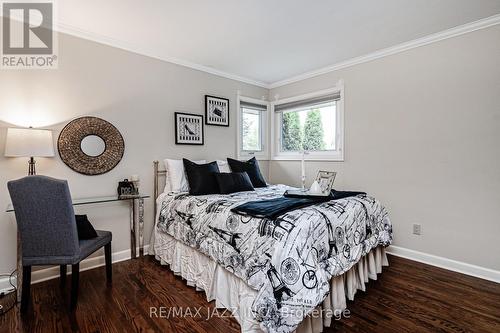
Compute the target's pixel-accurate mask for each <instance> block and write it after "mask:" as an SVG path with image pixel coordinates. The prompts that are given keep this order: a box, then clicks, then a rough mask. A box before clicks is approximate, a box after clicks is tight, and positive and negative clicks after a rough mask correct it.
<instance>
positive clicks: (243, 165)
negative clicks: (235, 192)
mask: <svg viewBox="0 0 500 333" xmlns="http://www.w3.org/2000/svg"><path fill="white" fill-rule="evenodd" d="M227 163H228V164H229V167H230V168H231V171H232V172H246V173H248V177H250V180H251V181H252V184H253V187H267V184H266V181H265V179H264V177H262V174H261V173H260V168H259V162H257V159H256V158H255V157H253V158H251V159H249V160H248V161H246V162H241V161H238V160H233V159H232V158H228V159H227Z"/></svg>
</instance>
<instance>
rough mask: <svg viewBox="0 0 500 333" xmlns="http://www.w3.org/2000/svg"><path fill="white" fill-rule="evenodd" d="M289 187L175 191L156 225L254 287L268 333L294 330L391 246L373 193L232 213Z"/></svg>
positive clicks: (388, 227) (383, 212)
mask: <svg viewBox="0 0 500 333" xmlns="http://www.w3.org/2000/svg"><path fill="white" fill-rule="evenodd" d="M287 189H291V188H290V187H288V186H285V185H272V186H269V187H267V188H258V189H256V191H250V192H238V193H233V194H230V195H218V194H216V195H205V196H190V195H188V194H187V193H171V194H169V195H167V196H165V198H164V199H163V202H161V205H160V217H159V220H158V222H157V232H165V233H167V234H169V235H170V236H172V237H174V238H176V239H178V240H180V241H182V242H183V243H185V244H187V245H189V246H191V247H193V248H195V249H197V250H199V251H200V252H202V253H204V254H205V255H207V256H209V257H211V258H212V259H213V260H215V261H216V262H217V263H219V264H220V265H222V266H223V267H225V268H226V269H227V270H229V271H230V272H232V273H233V274H235V275H236V276H238V277H239V278H241V279H243V280H244V281H245V282H246V283H247V284H248V285H249V286H250V287H251V288H253V289H255V290H256V291H257V292H258V293H257V297H256V299H255V301H254V303H253V305H252V311H253V314H254V316H255V318H256V320H257V321H259V322H260V325H261V328H262V329H263V330H264V331H267V332H292V331H293V330H294V329H295V328H296V327H297V325H298V324H299V323H300V322H301V321H302V320H303V318H304V317H305V316H306V315H307V314H308V313H310V312H311V311H312V310H313V309H314V308H315V307H316V306H317V305H319V304H321V302H322V301H323V299H324V298H325V297H326V296H327V294H328V292H329V281H330V279H331V278H332V277H334V276H338V275H341V274H343V273H345V272H346V271H348V270H349V269H350V268H351V267H352V266H354V265H355V264H356V263H357V262H358V261H359V260H360V258H361V257H362V256H364V255H366V254H367V253H368V252H370V251H371V250H372V249H373V248H375V247H377V246H379V245H383V246H387V245H389V244H390V243H391V241H392V225H391V222H390V220H389V217H388V214H387V211H386V209H385V208H384V207H383V206H382V205H381V204H380V202H378V201H377V200H376V199H374V198H372V197H370V196H368V195H358V196H355V197H349V198H344V199H340V200H334V201H328V202H324V203H320V204H317V205H314V206H310V207H307V208H302V209H298V210H294V211H291V212H288V213H286V214H284V215H282V216H280V217H278V218H277V219H276V220H269V219H262V218H254V217H246V216H242V215H238V214H235V213H232V212H231V211H230V210H231V208H233V207H236V206H238V205H240V204H242V203H244V202H248V201H256V200H263V199H272V198H277V197H280V196H282V195H283V193H284V192H285V191H286V190H287Z"/></svg>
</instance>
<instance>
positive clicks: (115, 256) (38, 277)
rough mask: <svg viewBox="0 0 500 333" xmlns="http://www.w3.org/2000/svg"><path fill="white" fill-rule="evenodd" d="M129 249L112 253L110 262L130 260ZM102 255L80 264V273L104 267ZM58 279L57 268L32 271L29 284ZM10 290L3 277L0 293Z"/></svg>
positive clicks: (145, 249)
mask: <svg viewBox="0 0 500 333" xmlns="http://www.w3.org/2000/svg"><path fill="white" fill-rule="evenodd" d="M148 249H149V245H145V246H144V254H147V253H148ZM130 252H131V251H130V249H128V250H124V251H119V252H113V253H112V255H111V261H112V262H113V263H117V262H120V261H124V260H128V259H130V258H131V255H130ZM137 253H139V248H137ZM104 265H105V262H104V255H102V256H98V257H92V258H87V259H85V260H83V261H82V262H81V263H80V272H83V271H86V270H89V269H93V268H96V267H100V266H104ZM69 273H71V266H69V267H68V274H69ZM58 277H59V266H54V267H50V268H45V269H41V270H38V271H33V272H32V273H31V284H35V283H39V282H42V281H47V280H51V279H55V278H58ZM12 283H13V284H14V285H15V284H16V278H15V277H14V278H13V279H12ZM10 288H11V285H10V283H9V278H8V277H4V278H1V279H0V292H1V291H4V290H8V289H10Z"/></svg>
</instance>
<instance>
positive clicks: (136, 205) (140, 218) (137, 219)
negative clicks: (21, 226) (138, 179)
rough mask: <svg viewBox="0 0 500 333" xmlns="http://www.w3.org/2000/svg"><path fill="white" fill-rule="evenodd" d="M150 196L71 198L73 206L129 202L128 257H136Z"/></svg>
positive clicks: (19, 274) (19, 290)
mask: <svg viewBox="0 0 500 333" xmlns="http://www.w3.org/2000/svg"><path fill="white" fill-rule="evenodd" d="M147 198H150V196H149V195H142V194H139V195H137V196H129V197H121V198H119V197H118V196H117V195H115V196H104V197H93V198H84V199H72V201H73V206H83V205H95V204H103V203H107V202H117V201H127V202H129V203H130V257H131V258H137V247H136V241H137V232H136V231H137V230H139V256H141V257H142V256H143V255H144V199H147ZM6 212H14V207H13V206H12V204H9V205H8V206H7V209H6ZM21 250H22V247H21V239H20V237H19V233H17V298H18V301H20V300H21V293H22V285H21V281H22V280H23V278H22V272H23V267H22V256H21Z"/></svg>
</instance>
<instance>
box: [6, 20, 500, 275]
mask: <svg viewBox="0 0 500 333" xmlns="http://www.w3.org/2000/svg"><path fill="white" fill-rule="evenodd" d="M499 40H500V27H498V26H497V27H492V28H489V29H485V30H481V31H477V32H473V33H470V34H467V35H463V36H460V37H456V38H453V39H448V40H445V41H442V42H438V43H434V44H431V45H428V46H425V47H420V48H417V49H413V50H410V51H407V52H404V53H400V54H397V55H393V56H390V57H385V58H382V59H379V60H376V61H372V62H369V63H365V64H361V65H357V66H354V67H350V68H347V69H343V70H339V71H336V72H333V73H330V74H325V75H322V76H319V77H315V78H312V79H308V80H305V81H302V82H297V83H294V84H290V85H287V86H284V87H280V88H276V89H272V90H271V92H270V93H269V92H268V91H267V90H266V89H262V88H258V87H255V86H251V85H248V84H244V83H241V82H237V81H233V80H228V79H224V78H221V77H217V76H214V75H210V74H207V73H203V72H199V71H195V70H191V69H187V68H184V67H180V66H176V65H173V64H169V63H165V62H162V61H158V60H154V59H151V58H148V57H144V56H140V55H136V54H133V53H129V52H126V51H123V50H119V49H115V48H111V47H107V46H103V45H100V44H97V43H93V42H89V41H85V40H82V39H78V38H74V37H70V36H66V35H61V36H60V39H59V42H60V49H59V57H60V60H59V69H58V70H51V71H4V70H2V71H0V147H1V148H0V152H1V154H0V186H1V188H2V190H0V251H1V253H2V256H0V272H2V273H3V272H9V271H11V270H12V269H13V268H14V267H15V257H16V255H15V254H16V248H15V244H16V241H15V240H16V237H15V235H16V226H15V221H14V219H13V217H12V215H11V214H6V213H4V207H5V206H6V205H7V203H8V202H9V201H10V200H9V196H8V193H7V189H6V182H7V181H8V180H10V179H14V178H18V177H22V176H24V175H25V172H26V168H27V165H26V160H25V159H7V158H4V157H3V146H4V142H5V132H6V130H5V129H6V128H7V127H8V126H11V125H10V124H11V123H14V124H16V125H24V126H29V125H33V126H47V127H49V128H53V129H54V130H55V138H57V135H58V134H59V131H60V130H61V128H62V127H63V126H64V125H65V124H66V123H67V122H68V121H69V120H71V119H73V118H75V117H78V116H81V115H95V116H99V117H102V118H104V119H106V120H108V121H110V122H111V123H113V124H114V125H115V126H116V127H117V128H118V129H119V130H120V131H121V132H122V134H123V136H124V138H125V144H126V150H125V156H124V158H123V160H122V162H121V163H120V164H119V165H118V166H117V168H115V169H114V170H113V171H111V172H110V173H108V174H105V175H102V176H94V177H89V176H83V175H79V174H77V173H74V172H73V171H71V170H70V169H69V168H67V167H66V166H65V165H64V164H63V163H62V162H61V161H60V159H59V158H58V157H56V158H53V159H39V160H38V164H37V168H38V171H39V173H40V174H46V175H50V176H54V177H59V178H65V179H68V180H69V183H70V187H71V190H72V192H73V195H74V196H75V197H88V196H95V195H109V194H113V193H114V191H115V189H116V185H117V182H118V180H120V179H123V178H125V177H128V176H129V175H131V174H139V175H140V176H141V179H142V183H143V186H142V189H143V191H144V192H146V193H151V190H152V172H151V167H152V166H151V162H152V160H154V159H162V158H165V157H167V156H169V157H183V156H186V157H188V158H206V159H215V158H225V157H226V156H234V155H235V149H236V140H235V135H236V127H235V120H236V110H235V103H236V93H237V91H238V90H240V91H241V93H242V94H243V95H245V96H250V97H254V98H261V97H262V96H263V95H264V96H266V97H267V95H268V93H269V95H270V96H274V95H275V94H279V95H280V97H281V98H284V97H289V96H294V95H299V94H302V93H307V92H312V91H316V90H319V89H324V88H328V87H331V86H334V85H335V83H336V82H337V80H338V79H343V80H344V83H345V98H346V100H345V131H346V144H345V148H346V152H345V162H328V163H327V162H310V163H307V170H308V172H307V177H308V180H309V181H310V180H311V179H312V178H314V176H315V174H316V172H317V170H319V169H326V170H330V169H331V170H336V171H338V172H339V175H338V178H337V184H336V186H337V188H339V189H355V190H357V189H360V190H365V191H368V192H369V193H371V194H373V195H374V196H376V197H377V198H379V199H380V200H381V201H382V202H383V203H384V204H385V205H386V206H387V207H388V208H389V211H390V213H391V217H392V220H393V223H394V231H395V242H394V244H396V245H399V246H402V247H405V248H409V249H414V250H418V251H422V252H425V253H430V254H434V255H438V256H443V257H446V258H451V259H456V260H460V261H464V262H467V263H471V264H476V265H480V266H484V267H489V268H492V269H497V270H498V269H500V260H498V256H497V254H498V253H500V242H499V241H498V237H499V235H500V218H499V216H500V208H499V206H500V205H499V202H500V194H499V193H500V191H499V190H500V172H499V171H500V149H498V144H499V143H500V43H498V41H499ZM205 94H214V95H220V96H223V97H227V98H229V99H230V102H231V126H230V128H223V127H214V126H206V127H205V130H206V134H205V146H202V147H197V146H176V145H175V144H174V132H173V131H174V127H173V113H174V112H175V111H186V112H193V113H199V114H203V112H204V101H203V95H205ZM261 165H262V168H263V171H264V173H265V174H267V173H268V172H269V173H270V180H271V181H272V182H275V183H286V184H296V185H298V183H299V176H300V175H299V173H300V163H299V162H278V161H273V162H271V165H270V168H268V163H266V162H262V163H261ZM78 212H80V213H87V214H88V215H89V216H90V218H91V220H92V222H93V223H94V225H95V226H96V227H97V228H102V229H107V230H111V231H113V234H114V244H113V251H114V252H117V251H121V250H125V249H128V248H129V233H128V208H127V206H126V205H124V204H123V203H112V204H106V205H102V206H100V205H96V206H88V207H85V208H80V209H79V210H78ZM413 223H421V224H422V225H423V235H422V236H414V235H412V234H411V227H412V224H413ZM151 227H152V201H151V200H148V201H147V204H146V233H145V235H146V244H147V243H148V240H149V235H150V232H151Z"/></svg>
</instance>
